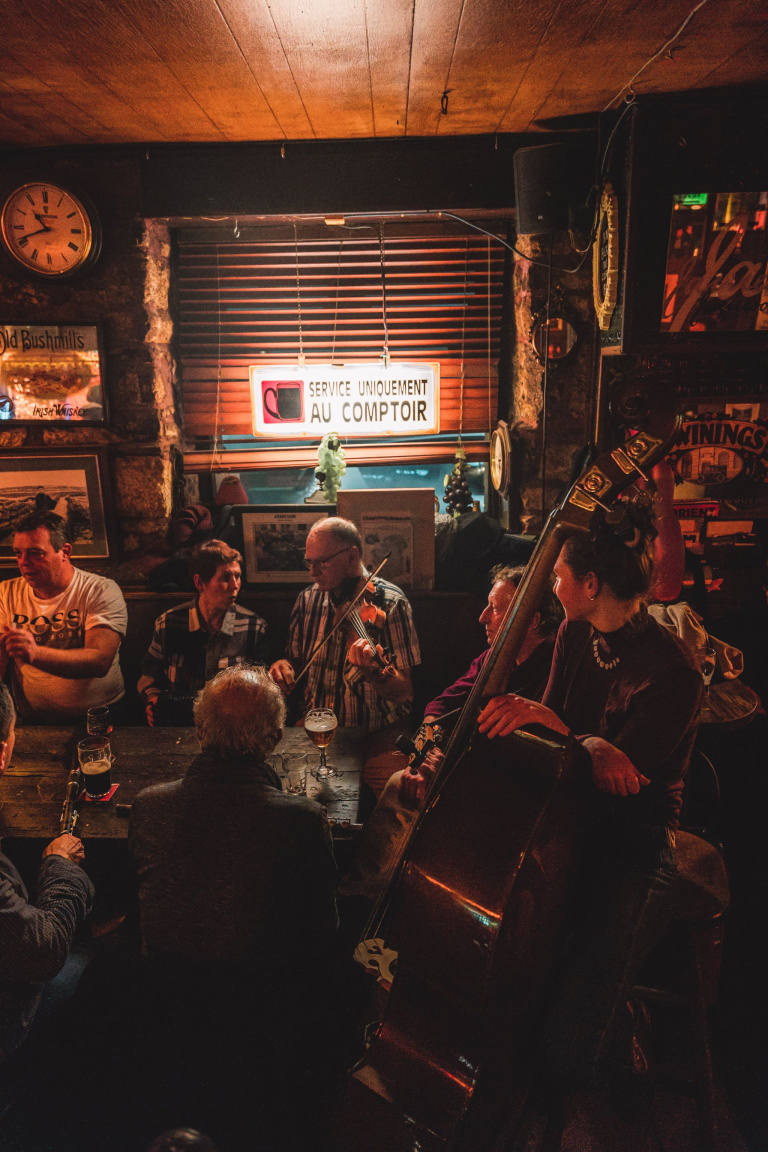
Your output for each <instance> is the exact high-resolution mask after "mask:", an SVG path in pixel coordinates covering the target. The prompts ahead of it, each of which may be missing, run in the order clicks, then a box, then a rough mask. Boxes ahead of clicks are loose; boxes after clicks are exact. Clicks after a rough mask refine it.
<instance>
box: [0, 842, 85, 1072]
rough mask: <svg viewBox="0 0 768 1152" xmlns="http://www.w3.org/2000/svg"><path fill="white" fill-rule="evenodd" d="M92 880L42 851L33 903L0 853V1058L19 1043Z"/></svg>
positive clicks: (60, 961)
mask: <svg viewBox="0 0 768 1152" xmlns="http://www.w3.org/2000/svg"><path fill="white" fill-rule="evenodd" d="M92 899H93V885H92V883H91V881H90V880H89V878H88V876H87V875H86V874H85V872H84V871H83V869H82V868H81V867H80V865H79V864H75V863H74V861H72V860H66V859H65V858H64V857H63V856H46V857H45V858H44V859H43V862H42V864H41V866H40V875H39V878H38V882H37V905H33V904H30V903H29V897H28V895H27V890H26V888H25V887H24V883H23V881H22V879H21V876H19V873H18V872H17V870H16V868H15V867H14V865H13V864H12V863H11V861H10V860H9V859H8V857H7V856H3V855H2V854H1V853H0V1063H1V1062H2V1061H3V1060H6V1059H7V1058H8V1057H9V1056H10V1054H11V1053H12V1052H13V1051H14V1049H16V1048H18V1046H19V1044H20V1043H21V1041H22V1040H23V1039H24V1037H25V1036H26V1034H27V1031H28V1030H29V1028H30V1025H31V1024H32V1020H33V1019H34V1015H35V1012H36V1011H37V1008H38V1005H39V1003H40V998H41V996H42V994H43V986H44V984H45V981H46V980H51V979H52V978H53V977H54V976H56V975H57V973H58V972H59V971H60V970H61V968H62V967H63V965H64V961H65V960H66V959H67V955H68V953H69V949H70V947H71V945H72V938H73V936H74V934H75V928H76V927H77V924H78V922H79V921H80V920H81V919H82V918H83V917H84V916H85V915H86V913H87V912H88V910H89V908H90V905H91V901H92Z"/></svg>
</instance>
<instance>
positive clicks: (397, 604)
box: [270, 516, 421, 732]
mask: <svg viewBox="0 0 768 1152" xmlns="http://www.w3.org/2000/svg"><path fill="white" fill-rule="evenodd" d="M362 555H363V545H362V541H361V538H360V533H359V532H358V530H357V528H356V527H355V525H354V524H353V523H352V521H351V520H343V519H341V518H340V517H338V516H330V517H328V518H327V519H324V520H318V521H317V523H316V524H314V525H313V526H312V528H311V529H310V532H309V534H308V536H307V542H306V545H305V560H304V563H305V564H306V566H307V568H308V569H309V571H310V573H311V574H312V579H313V580H314V583H313V584H312V585H311V586H310V587H309V588H305V589H304V591H303V592H302V593H301V594H300V595H299V597H298V598H297V600H296V603H295V604H294V606H293V611H292V613H291V621H290V625H289V630H288V646H287V650H286V656H285V659H283V660H277V661H276V662H275V663H274V664H273V665H272V667H271V668H270V674H271V675H272V677H273V679H274V680H275V682H276V683H277V684H278V685H279V686H280V688H281V689H282V691H283V692H285V693H286V695H287V694H289V693H291V692H292V691H293V688H294V685H295V683H296V681H297V679H298V677H299V676H300V675H301V672H302V670H303V669H304V667H305V666H306V664H307V660H308V659H309V657H310V654H311V653H312V652H313V651H314V650H315V648H316V646H317V644H318V642H319V641H321V640H322V639H323V638H324V637H325V636H327V635H328V632H329V631H330V629H331V628H332V627H333V625H334V623H336V621H337V619H338V618H339V616H340V615H341V613H342V612H343V610H344V608H345V607H346V606H347V604H348V603H349V601H350V600H352V599H353V598H354V597H355V596H356V595H357V593H358V592H360V590H361V589H362V587H363V586H364V584H365V582H366V580H368V572H367V571H366V569H365V567H364V566H363V561H362ZM372 583H373V592H372V601H373V604H374V605H375V606H376V607H377V608H378V609H380V610H381V614H382V626H381V631H380V633H379V635H378V636H377V637H376V638H375V639H374V641H373V645H374V646H375V647H376V648H377V649H378V652H379V654H382V653H383V652H388V654H389V658H390V671H386V672H385V671H382V669H381V668H380V666H379V664H378V663H377V660H376V656H375V654H374V652H373V650H372V645H371V643H370V642H369V641H367V640H363V639H358V640H354V641H352V642H351V643H350V637H349V634H348V633H347V631H345V629H344V628H339V629H338V630H337V631H336V632H335V633H334V635H333V636H332V637H331V639H330V640H329V641H328V643H327V644H326V645H325V647H324V648H323V649H322V651H321V652H320V653H319V654H318V655H317V656H316V657H315V659H314V660H313V661H312V663H311V664H310V665H309V668H308V669H307V674H306V676H305V677H304V678H303V680H302V682H301V685H300V690H301V692H302V693H303V699H302V700H301V701H300V702H298V703H299V704H300V706H301V711H302V714H303V713H304V712H305V711H306V710H307V709H308V708H332V709H333V711H334V712H335V713H336V716H337V717H338V721H339V724H340V725H341V726H342V727H363V728H365V729H366V730H367V731H369V732H375V731H376V730H377V729H380V728H386V727H388V726H389V725H391V724H394V723H395V722H396V721H398V720H402V719H403V718H404V717H406V716H407V715H408V714H409V713H410V711H411V704H412V702H413V682H412V679H411V671H412V669H413V668H414V667H415V666H416V665H417V664H420V663H421V653H420V652H419V641H418V638H417V636H416V629H415V628H414V624H413V616H412V614H411V606H410V604H409V603H408V600H407V599H406V597H405V596H404V595H403V593H402V591H401V590H400V589H399V588H398V587H397V586H396V585H394V584H390V583H389V582H388V581H386V580H382V579H381V577H378V576H377V577H376V578H375V579H374V580H373V581H372Z"/></svg>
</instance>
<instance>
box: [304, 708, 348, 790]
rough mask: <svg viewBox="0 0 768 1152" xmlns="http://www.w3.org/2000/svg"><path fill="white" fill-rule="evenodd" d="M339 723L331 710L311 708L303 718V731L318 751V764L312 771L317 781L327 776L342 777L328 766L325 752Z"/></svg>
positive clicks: (331, 766) (330, 765) (333, 768)
mask: <svg viewBox="0 0 768 1152" xmlns="http://www.w3.org/2000/svg"><path fill="white" fill-rule="evenodd" d="M338 726H339V722H338V720H337V719H336V713H335V712H334V711H333V709H332V708H311V709H310V711H309V712H307V714H306V716H305V717H304V731H305V732H306V734H307V736H309V738H310V740H311V741H312V743H313V744H314V745H315V746H316V747H317V748H319V749H320V763H319V764H318V766H317V768H313V769H312V775H313V776H315V777H316V778H317V779H318V780H326V779H327V778H328V777H329V776H343V775H344V773H343V772H337V771H336V769H335V767H334V766H333V764H329V763H328V761H327V759H326V755H325V750H326V748H327V747H328V745H329V744H330V742H331V740H333V738H334V736H335V735H336V729H337V728H338Z"/></svg>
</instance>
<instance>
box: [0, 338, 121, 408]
mask: <svg viewBox="0 0 768 1152" xmlns="http://www.w3.org/2000/svg"><path fill="white" fill-rule="evenodd" d="M102 365H103V356H102V352H101V332H100V329H99V326H98V325H96V324H64V325H56V324H45V325H39V324H5V323H0V422H13V423H34V424H39V423H42V424H104V423H106V419H107V412H106V404H105V399H104V397H105V391H104V385H103V370H102Z"/></svg>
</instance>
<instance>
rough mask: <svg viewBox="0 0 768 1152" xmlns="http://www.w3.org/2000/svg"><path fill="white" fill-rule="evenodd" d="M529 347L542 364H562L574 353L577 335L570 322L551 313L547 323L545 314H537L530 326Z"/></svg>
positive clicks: (561, 316) (577, 339) (564, 317)
mask: <svg viewBox="0 0 768 1152" xmlns="http://www.w3.org/2000/svg"><path fill="white" fill-rule="evenodd" d="M530 339H531V347H532V348H533V351H534V352H535V354H536V359H537V360H538V361H539V363H540V364H543V363H544V361H545V359H547V360H548V361H549V363H550V364H562V362H563V361H564V360H567V359H568V357H569V356H572V355H573V353H574V352H575V351H576V346H577V345H578V343H579V334H578V332H577V331H576V328H575V326H574V324H573V322H572V321H571V320H569V319H568V318H567V317H566V316H563V315H559V314H557V313H553V314H551V315H550V317H549V323H547V316H546V312H537V313H536V315H535V316H534V318H533V323H532V324H531V336H530Z"/></svg>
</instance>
